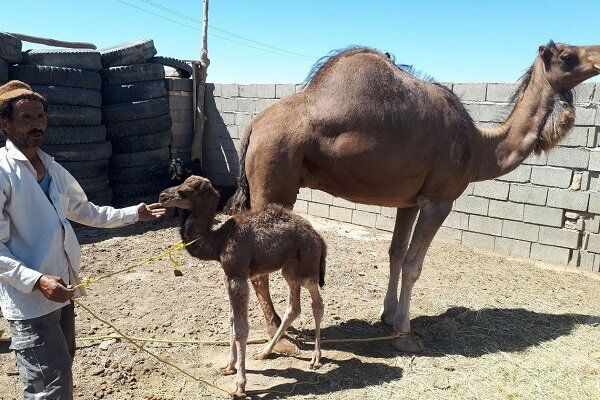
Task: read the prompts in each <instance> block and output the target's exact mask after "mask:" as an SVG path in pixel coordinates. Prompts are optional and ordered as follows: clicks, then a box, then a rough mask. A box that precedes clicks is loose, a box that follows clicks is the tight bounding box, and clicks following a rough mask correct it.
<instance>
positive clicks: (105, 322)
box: [73, 300, 233, 396]
mask: <svg viewBox="0 0 600 400" xmlns="http://www.w3.org/2000/svg"><path fill="white" fill-rule="evenodd" d="M73 301H74V302H75V304H77V305H78V306H79V307H81V308H83V309H84V310H85V311H87V312H88V313H90V315H91V316H92V317H94V318H96V319H97V320H98V321H100V322H102V323H104V324H106V325H108V326H110V327H111V328H112V329H113V330H114V331H115V332H117V334H118V335H119V336H120V337H122V338H123V339H125V340H127V341H128V342H129V343H131V344H132V345H134V346H135V347H136V348H137V349H138V350H141V351H143V352H145V353H148V354H149V355H151V356H152V357H154V358H156V359H157V360H158V361H159V362H161V363H163V364H166V365H168V366H170V367H172V368H175V369H176V370H177V371H179V372H181V373H182V374H184V375H185V376H187V377H190V378H192V379H193V380H195V381H196V382H200V383H203V384H205V385H206V386H208V387H211V388H213V389H215V390H217V391H219V392H223V393H226V394H227V395H229V396H231V395H233V393H232V392H230V391H228V390H225V389H223V388H220V387H219V386H216V385H213V384H212V383H210V382H208V381H205V380H204V379H200V378H198V377H196V376H194V375H192V374H190V373H189V372H187V371H185V370H184V369H183V368H181V367H179V366H178V365H176V364H173V363H172V362H170V361H168V360H165V359H164V358H162V357H159V356H157V355H156V354H154V353H152V352H151V351H149V350H147V349H146V348H144V347H143V346H141V345H139V344H138V343H136V342H135V340H134V339H133V338H131V337H129V336H127V335H125V334H124V333H123V332H121V330H119V328H117V327H116V326H115V325H113V324H111V323H110V322H108V321H106V320H104V319H102V318H101V317H99V316H98V315H96V313H94V312H93V311H92V310H90V308H89V307H86V306H85V305H83V304H82V303H81V302H80V301H78V300H73Z"/></svg>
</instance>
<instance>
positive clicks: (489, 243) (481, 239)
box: [462, 231, 496, 250]
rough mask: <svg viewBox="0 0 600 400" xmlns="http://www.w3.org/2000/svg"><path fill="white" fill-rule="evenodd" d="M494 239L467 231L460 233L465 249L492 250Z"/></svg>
mask: <svg viewBox="0 0 600 400" xmlns="http://www.w3.org/2000/svg"><path fill="white" fill-rule="evenodd" d="M495 239H496V238H495V237H494V236H490V235H483V234H481V233H475V232H467V231H464V232H463V233H462V244H463V245H464V246H467V247H475V248H478V249H487V250H494V241H495Z"/></svg>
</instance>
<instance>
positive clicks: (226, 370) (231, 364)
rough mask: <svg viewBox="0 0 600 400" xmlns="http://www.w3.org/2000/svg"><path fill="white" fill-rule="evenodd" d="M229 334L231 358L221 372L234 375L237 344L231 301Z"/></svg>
mask: <svg viewBox="0 0 600 400" xmlns="http://www.w3.org/2000/svg"><path fill="white" fill-rule="evenodd" d="M225 285H227V286H229V284H228V283H227V279H225ZM229 336H230V338H231V342H230V345H229V359H228V360H227V364H225V366H224V367H223V368H221V369H220V371H221V374H223V375H233V374H235V373H236V372H237V370H236V369H235V363H236V362H237V346H236V345H235V339H234V337H235V335H234V332H233V308H232V307H231V301H230V302H229Z"/></svg>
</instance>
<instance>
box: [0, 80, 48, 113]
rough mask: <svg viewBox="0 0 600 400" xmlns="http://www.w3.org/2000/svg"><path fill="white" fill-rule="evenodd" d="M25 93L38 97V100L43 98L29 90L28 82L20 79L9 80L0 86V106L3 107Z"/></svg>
mask: <svg viewBox="0 0 600 400" xmlns="http://www.w3.org/2000/svg"><path fill="white" fill-rule="evenodd" d="M27 95H33V96H36V97H39V99H40V101H44V98H43V97H42V96H41V95H40V94H38V93H36V92H34V91H33V90H31V87H30V86H29V85H28V84H26V83H24V82H21V81H10V82H8V83H6V84H4V85H2V86H0V107H3V106H4V105H5V104H6V103H8V102H9V101H11V100H14V99H17V98H19V97H22V96H27Z"/></svg>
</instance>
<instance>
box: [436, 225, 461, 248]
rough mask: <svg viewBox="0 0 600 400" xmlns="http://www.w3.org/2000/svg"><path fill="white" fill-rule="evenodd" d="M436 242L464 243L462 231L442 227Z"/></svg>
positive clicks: (437, 234)
mask: <svg viewBox="0 0 600 400" xmlns="http://www.w3.org/2000/svg"><path fill="white" fill-rule="evenodd" d="M434 240H435V241H436V242H439V243H454V244H460V243H461V241H462V231H461V230H460V229H454V228H447V227H445V226H442V227H441V228H440V229H438V231H437V233H436V234H435V237H434Z"/></svg>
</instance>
